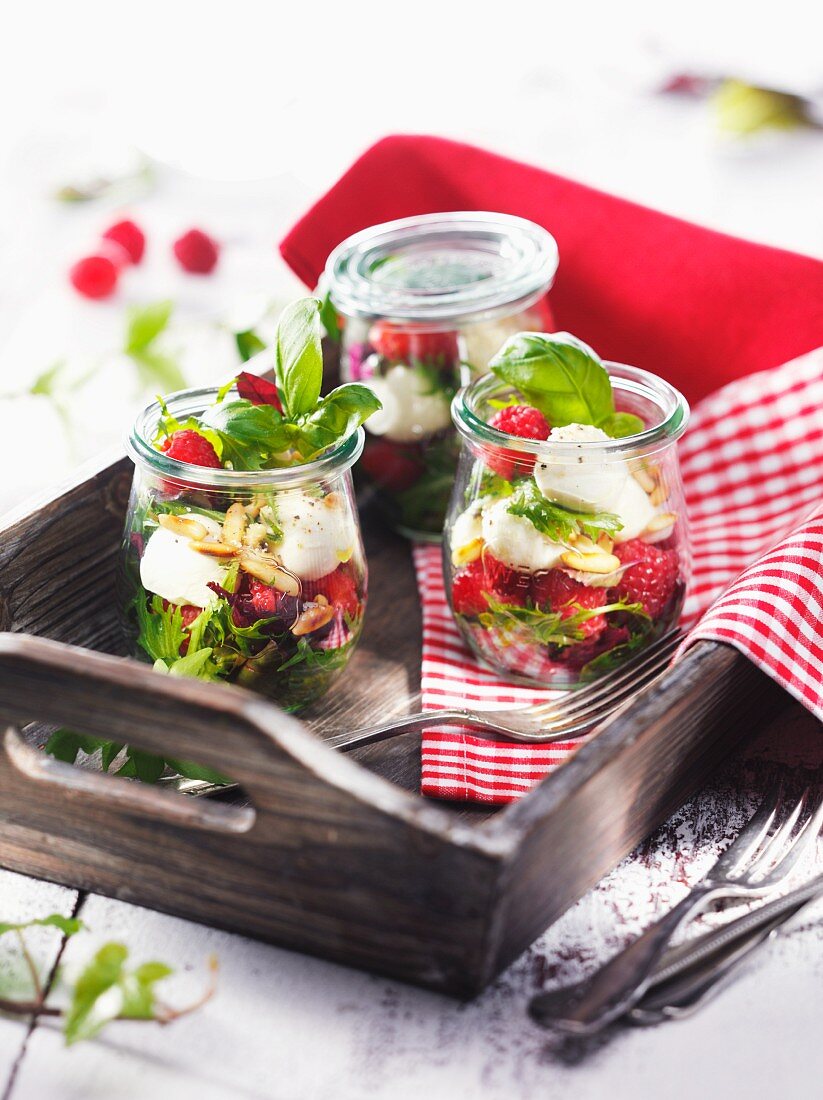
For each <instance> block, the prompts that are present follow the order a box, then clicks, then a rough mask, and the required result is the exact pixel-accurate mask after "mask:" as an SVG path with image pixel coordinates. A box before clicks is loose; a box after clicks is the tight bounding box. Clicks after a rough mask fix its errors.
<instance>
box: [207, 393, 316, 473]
mask: <svg viewBox="0 0 823 1100" xmlns="http://www.w3.org/2000/svg"><path fill="white" fill-rule="evenodd" d="M201 423H202V424H205V425H206V426H207V427H209V428H212V429H213V430H214V431H216V432H217V433H218V435H219V437H220V441H221V443H222V455H221V457H222V459H223V461H224V462H225V461H229V462H231V464H232V466H233V467H234V469H236V470H259V469H261V468H263V466H264V465H265V464H266V463H265V459H266V457H267V456H269V455H277V454H280V453H282V452H283V451H285V450H288V448H289V447H290V446H291V445H292V442H293V439H294V436H295V434H296V432H297V429H296V427H295V425H293V424H289V423H287V422H286V421H284V420H283V418H282V416H281V415H280V413H279V412H278V411H277V409H275V408H274V406H273V405H252V403H251V402H250V401H246V400H244V399H240V400H238V401H223V402H221V403H220V404H219V405H213V406H212V407H211V408H210V409H207V410H206V411H205V413H203V415H202V417H201Z"/></svg>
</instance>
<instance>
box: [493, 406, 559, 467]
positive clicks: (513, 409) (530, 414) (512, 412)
mask: <svg viewBox="0 0 823 1100" xmlns="http://www.w3.org/2000/svg"><path fill="white" fill-rule="evenodd" d="M489 424H490V425H491V426H492V427H493V428H497V430H498V431H501V432H506V433H507V434H508V435H516V436H517V437H518V438H519V439H534V440H537V441H541V442H542V441H543V440H545V439H548V438H549V432H550V431H551V425H550V424H549V422H548V420H546V418H545V416H544V415H543V413H542V412H540V410H539V409H535V408H533V407H532V406H531V405H508V406H507V407H506V408H505V409H498V411H497V412H496V413H495V414H494V416H493V417H492V418H491V420H490V421H489ZM485 463H486V465H487V466H488V467H489V469H490V470H492V471H494V473H496V474H499V475H500V477H503V478H505V479H506V480H507V481H511V480H512V478H513V477H515V476H518V477H523V476H524V475H526V474H528V473H529V472H530V471H531V470H532V469H533V468H534V456H533V455H527V454H519V453H518V452H515V451H503V450H500V449H495V450H494V451H493V452H491V453H487V454H486V456H485Z"/></svg>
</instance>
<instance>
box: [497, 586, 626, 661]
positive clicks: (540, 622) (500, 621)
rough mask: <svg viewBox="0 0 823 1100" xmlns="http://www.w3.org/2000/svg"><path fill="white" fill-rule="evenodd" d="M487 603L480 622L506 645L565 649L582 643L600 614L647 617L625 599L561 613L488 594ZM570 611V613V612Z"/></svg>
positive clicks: (572, 606) (576, 605) (573, 604)
mask: <svg viewBox="0 0 823 1100" xmlns="http://www.w3.org/2000/svg"><path fill="white" fill-rule="evenodd" d="M486 602H487V603H488V605H489V610H488V611H483V612H481V613H480V615H479V616H478V618H479V620H480V623H481V625H482V626H484V627H485V628H486V629H487V630H497V631H498V632H499V633H500V636H501V638H502V639H503V643H504V644H506V645H512V644H514V643H527V644H532V645H535V644H536V645H556V646H560V647H561V648H562V647H564V646H569V645H573V644H574V643H575V642H579V641H582V640H583V638H584V637H585V634H584V632H583V629H582V628H583V626H584V625H585V624H586V623H587V622H589V620H590V619H594V618H596V617H597V616H598V615H608V614H610V613H611V612H612V611H623V612H625V613H627V614H631V615H638V616H641V617H647V616H646V614H645V612H644V610H643V605H642V604H639V603H629V602H627V601H626V600H616V601H615V602H614V603H608V604H604V605H603V606H602V607H580V606H579V605H578V604H575V603H572V604H570V605H569V608H564V609H563V610H562V611H544V610H542V609H541V608H539V607H535V606H534V605H527V606H525V607H522V606H521V605H520V604H510V603H503V602H500V601H498V600H496V599H495V598H494V597H493V596H492V595H491V594H490V593H488V592H487V593H486ZM569 610H571V614H569V613H568V611H569ZM564 611H566V614H565V616H564V614H563V612H564Z"/></svg>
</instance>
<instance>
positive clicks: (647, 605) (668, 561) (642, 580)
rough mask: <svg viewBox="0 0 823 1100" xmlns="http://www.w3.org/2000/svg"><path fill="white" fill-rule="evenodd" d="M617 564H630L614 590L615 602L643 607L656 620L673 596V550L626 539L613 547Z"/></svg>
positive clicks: (675, 563)
mask: <svg viewBox="0 0 823 1100" xmlns="http://www.w3.org/2000/svg"><path fill="white" fill-rule="evenodd" d="M614 553H615V555H616V556H617V557H618V558H619V559H620V561H621V562H632V563H633V564H631V565H630V566H629V568H628V569H627V570H626V571H625V573H624V574H623V577H622V579H621V581H620V584H619V585H618V586H617V589H616V594H617V597H618V599H621V600H628V601H629V602H630V603H640V604H642V605H643V609H644V610H645V612H646V614H647V615H650V616H651V617H652V618H653V619H656V618H658V617H659V616H660V614H661V612H662V611H663V610H664V609H665V607H666V605H667V604H668V602H669V600H670V599H671V597H672V594H673V593H674V590H675V586H676V585H677V578H678V572H679V567H678V559H677V552H676V551H675V550H660V549H659V548H658V547H656V546H653V545H652V544H651V543H648V542H643V541H642V540H641V539H629V541H628V542H623V543H620V544H618V545H617V546H615V548H614Z"/></svg>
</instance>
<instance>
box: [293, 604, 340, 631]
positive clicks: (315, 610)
mask: <svg viewBox="0 0 823 1100" xmlns="http://www.w3.org/2000/svg"><path fill="white" fill-rule="evenodd" d="M333 618H334V608H333V607H331V606H326V607H323V606H322V604H314V605H313V606H311V607H306V608H304V610H303V611H301V612H300V614H299V615H298V616H297V622H296V623H295V624H294V626H293V627H292V628H291V632H292V634H294V635H296V636H297V637H298V638H299V637H300V636H301V635H303V634H311V633H312V631H314V630H319V629H320V627H321V626H326V624H327V623H330V622H331V621H332V619H333Z"/></svg>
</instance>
